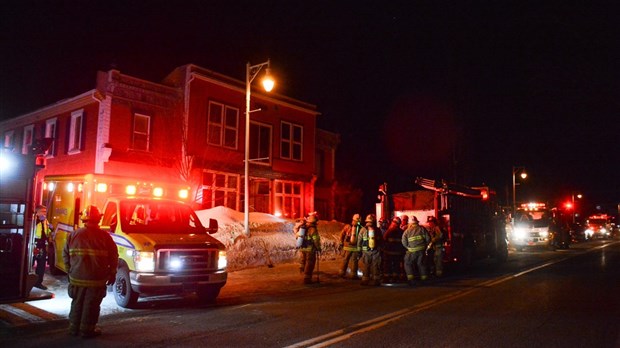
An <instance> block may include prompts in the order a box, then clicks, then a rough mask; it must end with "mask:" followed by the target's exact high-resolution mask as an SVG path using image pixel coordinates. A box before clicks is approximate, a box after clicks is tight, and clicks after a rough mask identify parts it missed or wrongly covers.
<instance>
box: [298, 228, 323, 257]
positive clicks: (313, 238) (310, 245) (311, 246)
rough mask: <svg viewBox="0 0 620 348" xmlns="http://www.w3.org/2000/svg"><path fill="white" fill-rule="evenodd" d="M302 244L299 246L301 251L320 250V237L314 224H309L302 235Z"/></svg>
mask: <svg viewBox="0 0 620 348" xmlns="http://www.w3.org/2000/svg"><path fill="white" fill-rule="evenodd" d="M304 239H305V241H304V246H303V247H301V248H299V250H301V251H309V252H312V251H320V250H321V237H320V236H319V231H318V230H317V229H316V226H313V225H309V226H308V227H307V230H306V235H305V236H304Z"/></svg>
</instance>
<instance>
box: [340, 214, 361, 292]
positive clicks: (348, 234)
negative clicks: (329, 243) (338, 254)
mask: <svg viewBox="0 0 620 348" xmlns="http://www.w3.org/2000/svg"><path fill="white" fill-rule="evenodd" d="M361 221H362V218H361V217H360V214H354V215H353V218H352V219H351V223H350V224H346V225H344V227H343V229H342V232H340V244H339V246H338V249H340V250H344V256H343V259H342V266H340V274H339V275H340V277H342V278H346V276H347V268H349V263H350V264H351V279H353V280H357V279H359V277H358V276H357V270H358V268H359V259H360V249H359V248H358V247H357V238H358V236H359V233H360V230H361V229H362V228H363V226H362V222H361Z"/></svg>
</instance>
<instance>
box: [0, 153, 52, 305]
mask: <svg viewBox="0 0 620 348" xmlns="http://www.w3.org/2000/svg"><path fill="white" fill-rule="evenodd" d="M40 168H41V166H40V165H38V162H37V157H36V155H31V154H29V155H22V154H18V153H14V152H11V151H9V150H8V149H3V148H0V278H1V279H2V281H1V285H0V303H16V302H25V301H32V300H42V299H50V298H52V297H53V294H52V293H51V292H48V291H44V290H40V289H37V288H33V286H34V284H35V282H36V281H37V276H36V274H34V272H33V269H32V265H33V250H34V246H35V244H34V228H35V223H34V205H33V203H32V202H33V201H34V199H33V197H34V189H33V187H34V182H35V178H36V175H37V172H38V170H39V169H40Z"/></svg>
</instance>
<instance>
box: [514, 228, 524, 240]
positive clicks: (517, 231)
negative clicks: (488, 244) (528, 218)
mask: <svg viewBox="0 0 620 348" xmlns="http://www.w3.org/2000/svg"><path fill="white" fill-rule="evenodd" d="M526 234H527V233H526V231H525V229H524V228H523V227H516V228H515V229H514V236H515V238H516V239H523V238H525V236H526Z"/></svg>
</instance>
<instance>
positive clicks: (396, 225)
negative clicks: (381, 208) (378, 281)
mask: <svg viewBox="0 0 620 348" xmlns="http://www.w3.org/2000/svg"><path fill="white" fill-rule="evenodd" d="M400 224H401V220H400V218H399V217H398V216H395V217H394V218H393V219H392V222H390V225H389V226H388V229H387V231H386V232H385V234H384V235H383V240H384V247H383V258H382V261H383V277H384V281H385V282H387V283H395V282H398V281H399V279H400V277H401V273H402V272H401V271H402V270H401V268H402V263H403V258H404V257H405V252H406V251H407V250H406V249H405V248H404V247H403V244H402V238H403V230H401V229H400Z"/></svg>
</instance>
